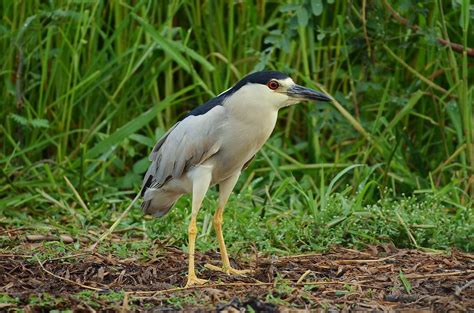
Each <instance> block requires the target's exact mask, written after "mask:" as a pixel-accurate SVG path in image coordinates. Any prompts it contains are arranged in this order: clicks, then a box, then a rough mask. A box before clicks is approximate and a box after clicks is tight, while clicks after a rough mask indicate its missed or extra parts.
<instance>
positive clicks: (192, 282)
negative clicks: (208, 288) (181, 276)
mask: <svg viewBox="0 0 474 313" xmlns="http://www.w3.org/2000/svg"><path fill="white" fill-rule="evenodd" d="M208 282H209V281H208V280H207V279H201V278H197V277H196V276H188V282H187V283H186V286H185V288H188V287H192V286H196V285H198V286H199V285H204V284H206V283H208Z"/></svg>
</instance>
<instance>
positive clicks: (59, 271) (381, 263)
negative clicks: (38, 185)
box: [0, 246, 474, 312]
mask: <svg viewBox="0 0 474 313" xmlns="http://www.w3.org/2000/svg"><path fill="white" fill-rule="evenodd" d="M159 251H160V252H159V253H158V254H157V257H156V258H153V259H148V260H138V259H135V258H130V259H119V258H116V257H114V256H112V255H101V254H98V253H94V254H90V253H83V254H78V255H75V256H66V257H62V258H61V257H60V258H51V259H49V260H47V261H43V262H41V261H39V259H38V258H36V257H35V256H34V255H13V254H2V255H0V300H1V299H4V300H3V303H1V302H2V301H0V311H1V310H14V309H15V308H23V309H25V310H26V311H30V312H36V311H48V310H50V309H53V308H56V309H67V308H72V309H75V310H80V311H94V310H96V311H126V310H140V309H146V310H150V311H155V312H161V311H167V312H170V311H175V310H186V311H216V310H217V311H227V312H238V310H241V309H242V308H244V309H245V308H247V309H248V308H249V307H252V308H253V309H254V310H255V311H257V312H278V311H288V310H291V311H293V310H295V309H302V310H312V311H313V310H317V309H322V310H327V309H329V310H330V311H331V310H332V309H334V310H336V311H339V310H363V311H375V312H378V311H409V310H410V311H411V310H414V309H417V310H420V311H437V312H447V311H450V310H453V311H461V312H462V311H474V284H472V283H473V281H474V255H472V254H466V253H462V252H459V251H452V252H451V253H450V254H433V253H425V252H421V251H417V250H401V249H396V248H394V247H392V246H379V247H370V249H367V250H366V251H355V250H350V249H346V248H342V247H335V248H334V249H333V250H332V251H331V252H330V253H325V254H306V255H293V256H286V257H271V256H264V255H260V254H255V255H250V256H247V258H246V259H244V258H242V259H240V260H238V262H237V263H235V262H234V266H235V267H237V268H251V269H253V270H254V273H253V274H251V275H248V276H247V277H229V276H227V275H225V274H222V273H219V272H215V271H210V270H207V269H206V268H205V267H204V266H203V265H204V264H205V263H213V264H216V265H218V263H219V255H218V254H217V253H213V252H209V253H206V254H198V256H197V264H198V269H200V277H202V278H206V279H209V280H210V282H209V284H208V285H205V286H200V287H196V288H189V289H186V288H182V286H184V284H185V280H186V277H185V275H186V271H187V256H186V254H185V253H183V252H182V251H181V250H179V249H177V248H174V247H161V248H160V250H159ZM117 294H118V295H119V296H118V297H117ZM6 295H8V296H9V297H7V296H6ZM114 295H115V296H114ZM2 296H3V298H2ZM32 297H33V298H32ZM5 299H16V300H15V301H7V300H5ZM32 299H33V300H32Z"/></svg>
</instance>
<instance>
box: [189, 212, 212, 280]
mask: <svg viewBox="0 0 474 313" xmlns="http://www.w3.org/2000/svg"><path fill="white" fill-rule="evenodd" d="M196 234H197V227H196V217H194V216H193V217H191V222H190V223H189V227H188V238H189V247H188V250H189V261H188V282H187V283H186V287H190V286H193V285H202V284H204V283H206V282H207V280H205V279H200V278H198V277H197V276H196V270H195V268H194V250H195V247H196Z"/></svg>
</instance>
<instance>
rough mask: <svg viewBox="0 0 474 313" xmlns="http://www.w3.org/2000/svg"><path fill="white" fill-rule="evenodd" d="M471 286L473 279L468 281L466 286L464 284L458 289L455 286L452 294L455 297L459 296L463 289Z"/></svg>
mask: <svg viewBox="0 0 474 313" xmlns="http://www.w3.org/2000/svg"><path fill="white" fill-rule="evenodd" d="M472 284H474V279H473V280H470V281H468V282H467V283H466V284H464V285H463V286H461V287H459V286H456V288H455V289H456V291H455V292H454V294H455V295H456V296H458V297H459V296H460V295H461V293H462V292H463V291H464V289H466V288H468V287H469V286H471V285H472Z"/></svg>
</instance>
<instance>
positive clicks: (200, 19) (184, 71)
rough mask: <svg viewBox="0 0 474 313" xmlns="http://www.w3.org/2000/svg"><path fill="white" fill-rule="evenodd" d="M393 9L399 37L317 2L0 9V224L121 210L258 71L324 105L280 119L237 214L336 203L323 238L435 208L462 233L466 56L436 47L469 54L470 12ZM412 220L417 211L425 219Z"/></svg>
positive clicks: (472, 166) (468, 125) (388, 24)
mask: <svg viewBox="0 0 474 313" xmlns="http://www.w3.org/2000/svg"><path fill="white" fill-rule="evenodd" d="M392 6H393V8H394V9H395V10H397V11H398V12H399V14H400V15H401V16H404V17H406V18H408V19H409V20H408V22H409V25H402V24H400V23H399V22H397V21H396V20H394V19H392V18H391V17H390V13H389V12H388V10H387V8H386V7H385V6H384V5H383V4H382V3H378V2H373V3H372V2H370V3H368V4H367V7H366V8H365V9H366V11H365V12H363V11H362V6H361V5H360V4H359V3H357V2H347V1H329V0H328V1H322V0H321V1H302V2H301V1H299V2H298V3H295V4H279V3H276V2H267V1H256V2H255V1H241V2H233V1H205V2H201V1H169V2H165V1H145V0H142V1H137V2H134V3H129V2H126V1H59V2H47V3H44V2H41V1H2V2H1V3H0V12H1V13H0V14H1V15H2V19H1V21H0V49H1V51H2V53H1V54H0V60H1V62H0V82H1V83H0V85H1V86H2V87H1V89H0V113H1V121H2V125H0V132H1V133H2V136H1V139H0V140H1V146H0V164H1V173H2V175H1V177H0V182H1V187H0V188H1V189H0V190H1V199H0V212H2V213H3V214H4V215H5V216H6V217H8V218H5V219H2V220H0V222H1V223H6V224H9V223H17V224H21V223H23V222H25V220H24V218H25V216H26V215H31V216H34V217H35V218H39V219H41V218H48V220H49V222H50V223H52V224H54V225H55V227H60V223H58V222H57V220H56V221H55V222H54V223H53V221H54V219H55V218H58V219H59V218H60V217H59V216H63V215H65V216H66V217H67V218H70V219H72V220H74V221H75V222H74V223H76V224H77V225H82V226H84V225H89V224H91V223H94V222H96V221H97V220H96V221H94V218H97V217H103V215H102V214H103V212H104V211H105V210H111V209H115V208H116V206H117V205H120V207H122V206H124V205H125V204H126V202H127V201H125V200H126V199H128V197H129V196H130V195H132V194H133V193H134V192H136V191H138V188H139V187H138V186H139V185H140V181H141V177H142V175H143V172H144V171H145V170H146V167H147V165H148V163H147V160H146V158H147V155H148V153H149V151H150V149H151V148H152V146H153V144H154V142H155V140H156V139H157V138H159V137H160V136H161V135H162V134H163V133H164V131H166V129H167V128H168V127H170V126H171V125H173V123H174V122H175V121H176V120H177V119H179V118H180V117H181V116H182V115H183V114H185V112H186V111H187V110H189V109H191V108H193V107H195V106H197V105H199V104H201V103H203V102H204V101H206V100H207V99H209V98H210V97H212V96H214V95H215V94H218V93H220V92H221V91H223V90H225V89H227V88H229V87H230V86H231V85H232V84H233V83H235V82H236V81H237V80H238V79H240V78H241V77H242V76H244V75H245V74H247V73H249V72H251V71H253V70H261V69H264V68H266V69H277V70H280V71H284V72H287V73H289V74H291V76H292V77H293V78H294V79H295V80H296V81H298V82H299V83H301V84H303V85H306V86H308V87H313V88H323V89H324V90H325V91H327V92H328V93H329V94H331V95H332V96H333V97H334V99H335V101H334V103H333V104H320V103H318V104H306V105H298V106H294V107H292V108H289V109H287V110H284V111H282V112H281V113H280V120H279V122H278V127H277V129H276V131H275V134H274V136H273V137H272V139H271V140H270V141H269V142H268V144H267V145H266V146H265V148H264V149H263V151H262V152H261V153H260V154H259V157H258V158H257V160H256V161H255V162H254V163H253V164H252V166H251V167H250V168H249V170H248V171H247V172H246V173H245V175H244V177H243V178H242V179H241V183H240V185H239V190H240V191H242V193H247V192H248V191H249V190H251V191H252V194H253V195H254V198H253V200H249V202H245V203H243V204H242V203H241V204H239V205H243V206H249V207H251V206H254V207H260V206H262V205H263V206H262V207H267V206H268V204H269V202H270V210H271V208H272V205H274V206H275V207H292V203H293V202H292V201H296V200H295V199H294V197H298V199H300V200H298V201H305V205H306V206H307V208H308V209H309V213H308V214H310V215H311V216H312V217H313V218H314V219H317V216H318V215H321V214H322V215H324V216H327V214H326V213H327V212H336V211H337V210H336V211H328V210H330V209H329V208H330V207H332V208H333V206H334V203H335V200H334V197H336V198H337V197H339V196H340V195H343V197H342V198H341V199H345V200H340V201H342V204H340V206H338V207H339V215H337V213H334V214H335V215H336V216H337V218H336V219H335V220H334V221H329V220H328V221H327V222H328V223H329V224H328V225H332V224H333V223H336V224H339V223H346V222H347V221H350V220H351V218H353V216H356V215H357V214H356V215H353V213H354V212H358V211H363V210H369V209H368V208H369V207H371V206H373V205H376V203H378V202H379V201H383V203H391V204H390V206H391V208H392V209H393V210H396V209H397V203H399V202H397V201H398V200H397V199H405V198H406V197H414V198H415V199H418V200H419V201H420V202H423V203H431V202H429V201H428V200H426V199H437V205H436V207H437V208H438V209H439V210H440V212H441V213H442V214H443V215H446V219H447V221H449V223H452V224H456V223H457V224H460V225H461V226H460V227H464V226H465V225H466V223H468V222H469V221H471V222H472V206H473V200H472V199H473V196H474V143H473V140H474V139H473V133H474V126H473V112H472V107H473V102H474V87H473V84H472V77H474V69H473V67H472V66H471V63H472V60H473V59H472V58H470V57H469V56H468V55H467V53H464V54H460V53H457V52H455V51H452V50H451V49H449V48H447V47H443V46H441V45H440V44H439V43H438V42H437V41H436V38H444V39H448V40H450V41H452V42H456V43H459V44H461V45H463V46H466V47H468V46H470V47H473V46H474V36H473V34H474V30H473V26H472V25H473V23H472V22H473V21H472V16H473V15H472V9H471V8H470V4H469V1H467V0H464V1H458V2H449V3H448V2H441V1H439V2H436V1H435V2H433V1H427V2H415V1H414V2H412V3H410V2H406V1H399V2H397V1H395V3H394V4H392ZM414 24H417V25H418V26H419V29H420V30H419V31H418V32H415V31H414V30H413V29H412V28H411V27H410V25H414ZM292 177H295V178H297V179H299V180H304V181H305V187H304V188H302V187H298V186H297V185H295V184H294V183H290V181H292ZM65 178H67V179H69V180H70V181H71V184H67V183H66V180H65ZM275 188H276V189H275ZM288 194H292V196H288ZM267 195H272V197H268V196H267ZM278 197H280V198H281V199H283V200H281V201H285V202H283V203H282V202H279V200H278ZM79 199H80V200H79ZM259 199H265V200H262V201H263V202H259ZM301 199H304V200H301ZM338 199H339V198H338ZM81 201H82V203H83V204H84V205H82V204H81ZM337 201H339V200H337ZM393 201H395V202H393ZM400 201H402V200H400ZM426 201H428V202H426ZM430 201H431V200H430ZM394 203H395V204H394ZM387 205H388V204H387ZM275 207H273V208H274V209H275ZM297 207H298V208H299V209H298V210H302V209H301V206H297ZM401 207H403V206H401ZM423 208H425V209H423ZM426 208H428V206H423V205H421V206H420V213H419V214H420V215H423V216H429V215H430V214H432V212H431V211H429V210H428V211H429V212H428V211H427V209H426ZM333 209H334V208H333ZM334 210H335V209H334ZM369 211H370V210H369ZM298 212H299V211H298ZM325 212H326V213H325ZM370 212H372V213H373V212H374V211H370ZM394 212H395V211H394ZM440 212H438V213H440ZM45 213H46V214H45ZM372 213H371V214H372ZM441 213H440V214H441ZM25 214H26V215H25ZM49 214H50V216H48V215H49ZM209 214H210V213H209ZM325 214H326V215H325ZM466 214H467V215H466ZM262 215H263V216H265V214H263V213H262ZM107 216H108V215H107ZM407 216H408V217H403V214H402V215H401V216H400V218H402V219H403V218H408V219H410V221H411V218H410V216H411V215H409V214H408V215H407ZM466 216H467V217H466ZM15 217H17V218H18V219H16V218H15ZM412 217H413V216H412ZM393 218H394V219H395V220H397V221H396V223H397V225H399V227H401V228H400V229H403V230H406V232H407V233H410V231H413V232H416V231H417V228H416V227H415V228H413V229H412V228H410V227H412V226H410V225H411V224H410V223H409V224H410V225H409V226H408V229H406V228H405V227H404V226H403V225H402V224H403V223H399V222H398V218H397V216H396V215H394V216H393ZM338 219H340V222H337V221H338ZM11 221H16V222H11ZM376 221H377V220H376V219H374V220H373V222H376ZM440 221H441V219H438V222H436V223H440V224H436V223H435V224H433V225H441V224H443V223H444V222H445V221H446V220H443V222H440ZM300 222H301V221H300V220H299V219H296V220H295V223H300ZM379 222H381V220H379ZM412 224H416V223H415V222H413V223H412ZM295 225H296V224H295ZM317 225H319V226H318V227H320V225H321V224H317ZM350 225H351V224H349V225H348V226H347V227H350ZM463 225H464V226H463ZM436 227H437V226H436ZM471 230H472V229H471ZM470 233H471V235H470V236H472V232H470ZM467 234H469V229H467V230H466V229H465V232H464V231H463V232H460V233H458V235H457V237H456V238H458V239H459V240H461V239H462V238H461V237H463V236H469V235H467ZM407 238H408V237H407ZM386 239H387V240H389V239H391V240H396V238H395V237H394V236H390V235H387V237H386ZM458 239H456V240H458ZM471 239H472V238H471ZM465 240H469V238H467V237H466V239H465ZM461 241H462V240H461ZM411 243H412V244H414V245H415V246H416V245H418V243H413V242H411ZM452 244H453V245H454V244H455V243H454V241H453V242H452ZM427 245H428V246H431V245H432V246H437V247H439V246H443V247H444V246H448V245H449V244H448V243H443V244H439V245H436V244H427ZM456 245H458V246H462V247H464V248H466V247H467V245H463V244H456ZM471 248H472V247H471Z"/></svg>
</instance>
